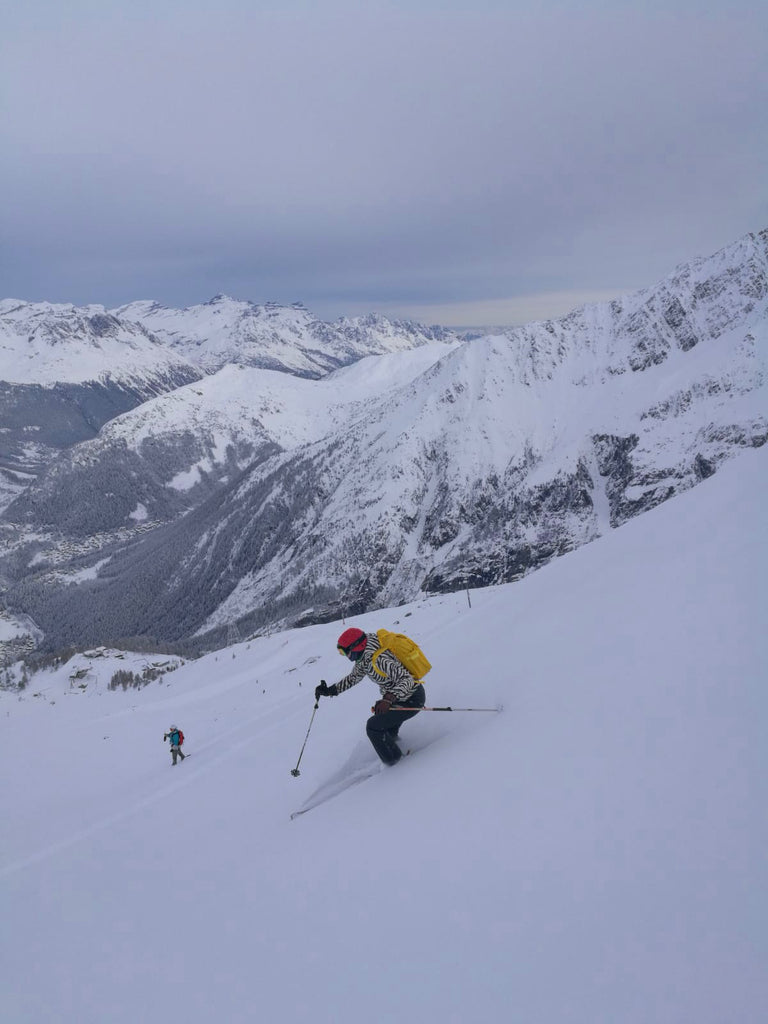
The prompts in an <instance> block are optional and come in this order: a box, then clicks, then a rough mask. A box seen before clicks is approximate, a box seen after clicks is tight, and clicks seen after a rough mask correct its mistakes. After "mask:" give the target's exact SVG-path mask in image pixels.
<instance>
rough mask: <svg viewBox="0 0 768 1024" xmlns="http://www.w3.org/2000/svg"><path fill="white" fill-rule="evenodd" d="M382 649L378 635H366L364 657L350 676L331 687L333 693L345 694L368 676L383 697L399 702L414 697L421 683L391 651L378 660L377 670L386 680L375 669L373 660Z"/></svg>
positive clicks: (356, 663)
mask: <svg viewBox="0 0 768 1024" xmlns="http://www.w3.org/2000/svg"><path fill="white" fill-rule="evenodd" d="M380 647H381V644H380V643H379V638H378V637H377V636H376V634H375V633H366V644H365V650H364V651H363V655H362V657H361V658H360V660H359V661H356V662H355V667H354V668H353V669H352V671H351V672H350V673H349V675H348V676H344V678H343V679H340V680H339V681H338V683H334V685H333V686H330V687H329V690H330V691H331V693H333V694H338V693H343V692H344V690H348V689H349V688H350V687H351V686H356V685H357V684H358V683H359V682H360V680H361V679H362V678H363V676H368V677H369V678H370V679H372V680H373V681H374V682H375V683H378V686H379V689H380V690H381V695H382V697H383V696H384V695H385V694H389V695H390V696H392V697H394V698H395V700H396V701H398V702H400V701H406V700H408V698H409V697H412V696H413V691H414V690H415V689H416V687H417V686H418V685H419V683H418V681H417V680H415V679H414V678H413V676H412V675H411V673H410V672H409V671H408V669H407V668H406V667H405V666H404V665H403V664H402V662H400V661H398V660H397V658H396V657H395V656H394V654H392V652H391V651H384V653H383V654H381V655H379V657H378V658H377V659H376V668H378V669H380V670H381V671H382V672H385V673H386V679H382V677H381V676H380V675H379V673H378V672H377V671H376V669H374V667H373V662H372V661H371V658H372V657H373V655H374V654H375V653H376V651H378V650H379V648H380Z"/></svg>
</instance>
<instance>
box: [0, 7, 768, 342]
mask: <svg viewBox="0 0 768 1024" xmlns="http://www.w3.org/2000/svg"><path fill="white" fill-rule="evenodd" d="M767 41H768V4H767V3H765V2H764V0H712V2H705V0H696V2H693V0H665V2H664V3H660V2H657V0H644V2H643V3H642V4H639V3H637V0H631V2H624V0H607V2H597V0H580V2H578V3H576V2H570V0H560V2H555V0H505V2H502V0H471V2H458V0H442V2H438V0H357V2H350V0H313V2H302V0H274V2H264V0H248V2H246V0H215V2H214V0H66V2H64V0H25V2H24V3H20V2H19V0H0V88H1V90H2V97H1V99H2V102H1V104H0V144H1V145H2V159H0V189H1V190H2V204H1V205H0V244H1V245H2V265H1V267H0V270H1V278H0V297H13V298H19V299H26V300H30V301H38V300H44V299H45V300H50V301H55V302H73V303H75V304H77V305H82V304H86V303H90V302H94V303H103V304H104V305H106V306H108V307H110V306H116V305H119V304H121V303H124V302H128V301H131V300H133V299H157V300H158V301H159V302H162V303H164V304H166V305H171V306H186V305H192V304H195V303H198V302H203V301H206V300H207V299H209V298H211V297H212V296H213V295H215V294H216V293H218V292H225V293H227V294H229V295H233V296H235V297H236V298H241V299H251V300H253V301H254V302H265V301H275V302H281V303H289V302H292V301H301V302H304V303H305V305H307V306H308V307H309V309H310V310H312V311H313V312H314V313H316V314H317V315H318V316H320V317H321V318H324V319H330V318H333V317H336V316H339V315H341V314H344V313H347V314H357V313H362V312H369V311H378V312H382V313H387V314H389V315H399V316H411V317H414V318H417V319H422V320H426V321H428V322H434V323H445V324H451V325H461V324H465V325H466V324H472V325H490V324H504V323H509V324H511V323H520V322H524V321H527V320H531V319H538V318H541V317H545V316H549V315H559V314H561V313H565V312H567V311H568V310H569V309H572V308H574V307H575V306H577V305H579V304H580V303H582V302H586V301H592V300H597V299H603V298H608V297H612V296H615V295H618V294H621V293H624V292H627V291H631V290H634V289H636V288H640V287H644V286H646V285H650V284H653V283H655V282H656V281H657V280H658V279H660V278H661V277H663V276H665V275H666V274H667V273H669V272H671V271H672V270H673V269H674V267H675V265H676V264H677V263H679V262H681V261H683V260H687V259H690V258H692V257H694V256H699V255H701V256H706V255H709V254H710V253H712V252H714V251H716V250H717V249H719V248H721V247H722V246H724V245H727V244H728V243H730V242H732V241H735V240H736V239H737V238H739V237H740V236H741V235H743V234H745V233H746V232H748V231H758V230H761V229H763V228H766V227H768V59H766V52H768V51H767V47H766V43H767Z"/></svg>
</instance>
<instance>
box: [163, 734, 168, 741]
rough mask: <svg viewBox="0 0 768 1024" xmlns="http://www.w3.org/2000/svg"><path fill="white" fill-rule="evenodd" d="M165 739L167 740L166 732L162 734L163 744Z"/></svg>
mask: <svg viewBox="0 0 768 1024" xmlns="http://www.w3.org/2000/svg"><path fill="white" fill-rule="evenodd" d="M167 739H168V733H167V732H164V733H163V743H165V741H166V740H167Z"/></svg>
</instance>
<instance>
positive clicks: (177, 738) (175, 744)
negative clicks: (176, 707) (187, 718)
mask: <svg viewBox="0 0 768 1024" xmlns="http://www.w3.org/2000/svg"><path fill="white" fill-rule="evenodd" d="M166 740H170V741H171V757H172V758H173V764H176V758H177V757H180V758H181V760H182V761H183V760H184V758H185V757H186V754H185V753H184V752H183V751H182V749H181V747H182V744H183V743H184V733H183V732H182V731H181V729H177V728H176V726H175V725H172V726H171V728H170V729H169V730H168V732H167V733H165V734H164V736H163V743H165V741H166Z"/></svg>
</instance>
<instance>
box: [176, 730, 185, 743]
mask: <svg viewBox="0 0 768 1024" xmlns="http://www.w3.org/2000/svg"><path fill="white" fill-rule="evenodd" d="M176 732H177V733H178V734H179V746H181V745H182V743H183V742H184V733H183V732H182V731H181V729H177V730H176Z"/></svg>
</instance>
